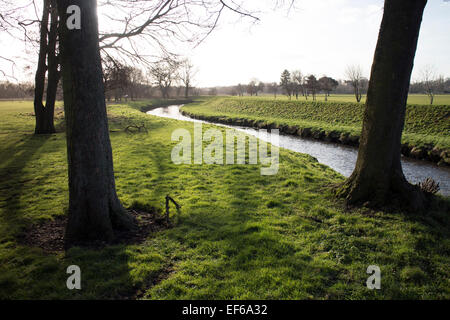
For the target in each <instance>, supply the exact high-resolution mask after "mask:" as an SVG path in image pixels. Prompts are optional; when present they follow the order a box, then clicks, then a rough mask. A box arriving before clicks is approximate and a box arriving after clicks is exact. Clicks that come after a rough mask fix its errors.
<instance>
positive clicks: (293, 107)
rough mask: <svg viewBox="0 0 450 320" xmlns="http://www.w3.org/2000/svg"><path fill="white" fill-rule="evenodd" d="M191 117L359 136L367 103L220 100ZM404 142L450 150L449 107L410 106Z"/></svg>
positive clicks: (190, 109) (198, 107)
mask: <svg viewBox="0 0 450 320" xmlns="http://www.w3.org/2000/svg"><path fill="white" fill-rule="evenodd" d="M182 110H183V111H185V112H187V113H188V114H190V115H200V116H203V117H206V118H211V117H212V119H217V118H227V119H242V118H245V119H248V120H252V121H261V122H264V123H267V124H270V123H273V124H275V125H277V126H282V125H287V126H292V127H297V128H308V129H310V130H311V131H312V132H324V134H325V135H326V134H328V133H331V132H336V133H337V135H338V136H339V135H342V134H343V135H346V136H350V137H359V135H360V133H361V126H362V116H363V112H364V104H362V103H360V104H357V103H349V102H331V101H330V102H327V103H325V102H323V101H317V102H312V101H304V100H299V101H296V100H292V101H288V100H287V99H286V98H283V99H276V100H275V99H274V98H273V97H257V98H254V97H253V98H251V97H217V98H209V99H205V100H204V101H202V102H201V103H197V104H189V105H187V106H184V107H183V108H182ZM402 143H404V144H408V145H409V146H410V147H411V148H412V147H427V148H428V149H430V150H431V149H432V148H433V147H438V148H439V149H442V150H447V151H449V149H450V105H434V106H427V105H408V106H407V110H406V119H405V129H404V131H403V137H402ZM449 160H450V159H449Z"/></svg>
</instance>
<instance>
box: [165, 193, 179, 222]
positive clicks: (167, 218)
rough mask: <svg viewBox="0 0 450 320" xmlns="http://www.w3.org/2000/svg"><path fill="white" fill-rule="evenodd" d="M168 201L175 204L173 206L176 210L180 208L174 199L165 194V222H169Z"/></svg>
mask: <svg viewBox="0 0 450 320" xmlns="http://www.w3.org/2000/svg"><path fill="white" fill-rule="evenodd" d="M170 202H172V203H173V204H174V205H175V207H176V208H177V212H179V210H180V209H181V206H180V205H179V204H178V203H177V202H176V201H175V200H173V198H172V197H170V196H169V195H167V196H166V222H167V223H169V222H170V219H169V210H170V208H169V207H170V206H169V205H170Z"/></svg>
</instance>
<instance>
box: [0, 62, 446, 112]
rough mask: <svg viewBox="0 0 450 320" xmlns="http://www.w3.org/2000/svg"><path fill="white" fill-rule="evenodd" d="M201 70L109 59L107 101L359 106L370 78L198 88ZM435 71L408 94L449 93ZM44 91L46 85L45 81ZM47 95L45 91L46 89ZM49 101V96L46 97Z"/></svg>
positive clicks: (353, 71)
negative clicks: (203, 99) (217, 99)
mask: <svg viewBox="0 0 450 320" xmlns="http://www.w3.org/2000/svg"><path fill="white" fill-rule="evenodd" d="M197 72H198V70H197V69H196V68H195V67H194V65H193V64H192V63H191V61H190V60H189V59H178V60H177V59H173V58H171V57H166V58H163V59H161V60H160V61H158V62H155V63H154V64H152V65H151V66H150V67H147V68H146V70H145V71H144V70H143V69H142V68H140V67H139V66H132V65H128V64H126V63H123V62H120V61H118V60H115V59H113V58H111V57H108V58H107V59H105V60H104V61H103V78H104V86H105V97H106V99H107V101H115V102H121V101H123V100H125V101H127V100H128V99H130V100H137V99H150V98H163V99H169V98H180V97H184V98H187V97H189V96H201V95H210V96H216V95H230V96H245V95H248V96H258V95H259V94H263V95H273V96H274V98H275V99H276V98H277V96H278V95H280V94H283V95H286V96H287V97H288V98H289V99H292V98H295V99H297V100H298V99H299V97H303V98H305V99H306V100H308V98H309V97H311V99H312V100H313V101H315V100H316V98H317V94H320V93H322V94H323V95H324V100H325V101H327V99H328V97H329V96H330V95H331V93H334V94H353V95H354V96H355V99H356V101H357V102H360V101H361V99H362V96H363V95H364V94H366V93H367V87H368V83H369V81H368V79H367V78H366V77H364V76H363V72H362V68H361V67H360V66H357V65H354V66H348V67H347V69H346V72H345V76H346V79H345V80H342V79H339V80H336V79H333V78H332V77H328V76H326V75H323V76H321V77H320V78H319V77H317V76H316V75H314V74H308V75H304V74H303V73H302V72H301V71H300V70H293V71H289V70H287V69H286V70H284V71H283V72H282V73H281V76H280V82H267V83H264V82H262V81H260V80H258V79H256V78H253V79H252V80H251V81H250V82H249V83H248V84H241V83H239V84H238V85H236V86H223V87H209V88H199V87H195V86H194V85H193V83H194V78H195V76H196V74H197ZM433 74H434V73H433V72H432V69H431V68H429V67H427V68H424V69H423V70H422V72H421V78H420V80H419V81H417V80H416V81H414V82H412V83H411V85H410V89H409V93H411V94H426V95H428V97H429V99H430V104H433V102H434V96H435V95H436V94H449V93H450V78H445V77H444V76H442V75H441V76H437V77H436V76H434V75H433ZM45 82H46V84H45V86H47V82H48V80H47V79H45ZM45 92H46V90H45ZM34 93H35V87H34V84H31V83H27V82H25V83H13V82H9V81H4V82H0V99H27V98H32V97H33V96H34ZM44 96H45V94H44ZM57 99H58V100H61V99H62V87H61V83H59V85H58V90H57Z"/></svg>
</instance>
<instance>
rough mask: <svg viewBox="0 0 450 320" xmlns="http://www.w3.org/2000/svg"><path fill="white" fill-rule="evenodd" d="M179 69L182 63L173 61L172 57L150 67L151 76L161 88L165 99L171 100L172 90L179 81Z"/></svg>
mask: <svg viewBox="0 0 450 320" xmlns="http://www.w3.org/2000/svg"><path fill="white" fill-rule="evenodd" d="M179 67H180V62H178V61H176V60H173V59H171V58H170V57H165V58H164V59H162V60H161V61H159V62H157V63H155V64H154V65H153V66H152V67H150V69H149V73H150V76H151V78H152V79H153V81H154V84H155V85H157V86H158V87H159V90H160V91H161V95H162V97H163V99H169V98H170V88H171V86H172V84H173V83H174V82H175V81H176V80H177V74H178V68H179Z"/></svg>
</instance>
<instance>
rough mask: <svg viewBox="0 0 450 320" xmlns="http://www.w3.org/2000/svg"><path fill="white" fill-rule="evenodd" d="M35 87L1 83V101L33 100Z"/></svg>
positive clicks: (29, 84)
mask: <svg viewBox="0 0 450 320" xmlns="http://www.w3.org/2000/svg"><path fill="white" fill-rule="evenodd" d="M33 96H34V85H33V84H31V83H12V82H9V81H5V82H0V99H31V98H33Z"/></svg>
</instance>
